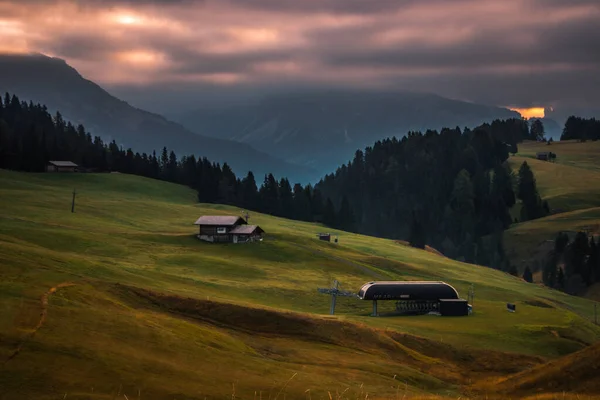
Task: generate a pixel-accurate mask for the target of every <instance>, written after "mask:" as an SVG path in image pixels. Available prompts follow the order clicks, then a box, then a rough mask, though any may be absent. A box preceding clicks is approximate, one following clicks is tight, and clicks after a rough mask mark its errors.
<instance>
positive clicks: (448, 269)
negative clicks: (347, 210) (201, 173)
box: [0, 171, 600, 399]
mask: <svg viewBox="0 0 600 400" xmlns="http://www.w3.org/2000/svg"><path fill="white" fill-rule="evenodd" d="M73 188H76V189H77V193H78V195H77V205H76V213H74V214H72V213H71V212H70V205H71V204H70V203H71V192H72V190H73ZM239 212H240V210H238V209H235V208H232V207H227V206H219V205H206V204H197V203H195V194H194V193H193V192H192V191H191V190H188V189H186V188H184V187H181V186H178V185H173V184H169V183H164V182H159V181H154V180H150V179H144V178H139V177H134V176H128V175H122V174H97V175H96V174H72V175H55V174H23V173H15V172H8V171H0V362H3V363H4V364H3V366H2V368H3V370H2V373H1V374H0V393H2V397H1V398H2V399H13V398H14V399H22V398H33V397H34V398H38V399H44V398H48V399H50V398H52V399H54V398H57V397H60V398H62V396H63V395H64V394H65V393H67V394H68V398H97V399H104V398H107V399H108V398H114V396H117V395H118V396H121V397H123V395H127V396H128V398H137V396H138V395H139V396H140V397H141V398H153V399H154V398H165V399H166V398H168V399H172V398H178V399H203V398H205V396H208V397H209V398H211V397H214V396H225V395H228V396H231V395H232V393H233V392H235V393H237V395H236V396H237V398H253V395H254V392H255V391H256V392H257V395H260V393H261V392H262V395H263V396H264V398H267V397H268V396H269V395H268V394H270V396H271V398H275V397H276V395H277V394H278V393H279V391H280V390H283V392H285V393H287V395H288V396H289V397H293V398H299V397H302V398H304V397H306V396H307V393H312V398H326V397H328V394H327V393H326V391H327V390H330V391H332V396H334V397H335V393H334V392H335V391H336V390H337V391H339V392H340V393H341V392H343V391H344V390H347V392H345V394H344V396H345V397H348V398H355V397H361V398H364V396H365V394H366V393H367V392H368V393H369V394H370V395H369V398H378V397H377V396H381V397H379V398H383V397H385V396H387V397H388V398H389V397H394V396H396V395H397V394H398V392H400V396H402V393H406V394H407V395H412V394H423V393H433V394H439V395H449V396H456V395H457V394H458V393H460V392H462V391H464V390H466V389H465V388H467V387H469V386H470V385H471V384H472V383H473V382H472V381H470V380H484V379H491V378H494V377H496V378H497V377H500V376H504V375H507V374H509V373H514V372H518V371H520V370H523V369H525V368H527V367H529V366H531V365H534V364H537V363H539V362H541V360H543V359H552V358H555V357H558V356H562V355H565V354H569V353H571V352H573V351H576V350H579V349H581V348H582V347H584V346H585V345H587V344H590V343H593V342H595V341H596V340H598V339H600V329H599V328H598V327H596V326H595V325H593V324H592V323H590V322H589V320H588V318H590V317H591V314H592V312H593V307H592V303H591V302H589V301H587V300H585V299H581V298H574V297H570V296H567V295H565V294H562V293H560V292H557V291H551V290H547V289H545V288H543V287H540V286H537V285H530V284H526V283H524V282H522V281H521V280H519V279H516V278H514V277H512V276H509V275H506V274H503V273H501V272H498V271H493V270H491V269H487V268H481V267H477V266H473V265H467V264H463V263H459V262H456V261H453V260H449V259H447V258H444V257H441V256H439V255H437V254H434V253H432V252H426V251H420V250H416V249H412V248H410V247H407V246H405V245H403V244H399V243H396V242H394V241H390V240H384V239H377V238H373V237H367V236H362V235H356V234H349V233H344V232H339V237H340V243H339V244H337V245H335V244H332V243H325V242H321V241H318V240H317V239H316V238H315V234H316V233H317V232H319V231H321V230H322V228H321V227H319V226H317V225H315V224H309V223H302V222H296V221H289V220H285V219H281V218H275V217H270V216H266V215H260V214H252V215H251V222H252V223H257V224H260V225H261V226H262V227H263V228H264V229H265V230H266V231H267V237H266V239H265V241H264V242H261V243H253V244H246V245H213V244H207V243H201V242H199V241H198V240H197V239H196V238H195V237H194V236H193V235H194V234H195V232H196V229H195V227H194V226H193V225H192V223H193V221H194V220H195V219H196V218H197V217H198V216H200V215H203V214H236V215H239ZM334 278H335V279H338V280H340V281H341V282H342V286H343V288H344V289H347V290H358V288H359V287H360V285H361V284H363V283H364V282H367V281H371V280H375V279H436V280H437V279H440V280H445V281H447V282H449V283H451V284H453V285H455V287H456V288H457V289H458V291H459V292H460V293H461V294H463V295H464V296H466V292H467V288H468V286H469V285H470V284H471V283H473V284H474V287H475V302H474V306H475V310H476V313H475V314H474V315H473V316H471V317H465V318H456V319H453V318H439V317H434V316H419V317H386V316H382V317H380V318H372V317H369V316H368V314H369V312H370V306H371V305H370V304H369V303H368V302H360V301H358V300H354V299H349V298H340V299H338V307H337V313H338V315H337V316H335V317H328V316H323V314H326V313H327V311H328V305H329V299H328V297H326V296H323V295H319V294H318V293H317V292H316V288H317V287H323V286H326V285H328V284H330V282H331V280H332V279H334ZM506 302H514V303H516V304H517V307H518V312H517V313H514V314H511V313H507V312H506V311H505V303H506ZM391 308H392V305H391V304H385V305H381V306H380V309H381V311H382V312H383V313H385V312H386V311H390V310H391ZM582 316H583V317H582ZM41 317H43V321H41ZM40 322H42V323H40ZM291 327H293V329H292V328H291ZM303 327H304V328H303ZM477 371H478V372H477ZM292 377H293V378H292ZM290 378H291V380H290ZM288 381H289V382H288ZM307 390H308V392H307ZM280 398H281V396H280Z"/></svg>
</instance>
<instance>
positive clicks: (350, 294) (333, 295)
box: [317, 280, 358, 315]
mask: <svg viewBox="0 0 600 400" xmlns="http://www.w3.org/2000/svg"><path fill="white" fill-rule="evenodd" d="M317 291H318V292H319V293H323V294H330V295H331V306H330V307H329V314H330V315H334V314H335V303H336V299H337V296H345V297H358V296H357V295H356V293H353V292H346V291H342V290H339V282H338V281H337V280H334V281H333V285H332V287H331V288H327V289H325V288H319V289H317Z"/></svg>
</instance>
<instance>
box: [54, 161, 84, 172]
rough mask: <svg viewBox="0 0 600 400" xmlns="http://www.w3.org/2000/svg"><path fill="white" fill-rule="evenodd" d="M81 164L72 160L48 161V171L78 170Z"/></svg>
mask: <svg viewBox="0 0 600 400" xmlns="http://www.w3.org/2000/svg"><path fill="white" fill-rule="evenodd" d="M78 169H79V166H78V165H77V164H75V163H74V162H71V161H48V165H47V166H46V171H47V172H77V171H78Z"/></svg>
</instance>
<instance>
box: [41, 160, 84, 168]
mask: <svg viewBox="0 0 600 400" xmlns="http://www.w3.org/2000/svg"><path fill="white" fill-rule="evenodd" d="M48 163H49V164H51V165H54V166H55V167H77V166H78V165H77V164H75V163H74V162H72V161H48Z"/></svg>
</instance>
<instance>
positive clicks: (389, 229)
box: [316, 120, 549, 271]
mask: <svg viewBox="0 0 600 400" xmlns="http://www.w3.org/2000/svg"><path fill="white" fill-rule="evenodd" d="M529 135H530V130H529V129H528V124H527V122H526V121H523V120H507V121H494V122H493V123H492V124H485V125H482V126H480V127H478V128H476V129H474V130H469V129H465V130H464V131H461V130H460V128H456V129H443V130H442V131H441V132H437V131H427V132H426V133H425V134H422V133H418V132H416V133H415V132H411V133H409V134H408V135H407V136H406V137H404V138H402V139H400V140H398V139H396V138H392V139H386V140H384V141H379V142H377V143H375V145H374V146H373V147H368V148H367V149H366V150H365V152H363V151H357V152H356V155H355V157H354V159H353V160H352V161H351V162H350V163H348V164H347V165H343V166H342V167H340V168H339V169H338V170H337V171H336V172H335V173H334V174H330V175H327V176H326V177H325V178H324V179H323V180H322V181H321V182H319V184H318V185H317V186H316V187H317V188H318V189H320V190H321V191H322V193H323V194H324V195H325V196H326V197H329V198H331V199H332V201H333V202H334V204H341V203H343V202H347V203H348V204H349V208H350V209H352V210H353V211H354V216H353V221H354V228H355V229H357V230H359V231H360V232H361V233H365V234H371V235H377V236H385V237H389V238H397V239H408V240H409V241H410V243H411V244H412V245H414V246H416V247H423V245H424V244H425V243H426V244H429V245H431V246H433V247H436V248H438V249H440V250H441V251H442V252H443V253H444V254H446V255H447V256H449V257H452V258H457V259H463V260H465V261H467V262H473V263H478V264H482V265H488V266H492V267H494V268H498V269H503V270H506V271H508V270H509V267H510V265H509V261H508V260H507V257H506V255H505V254H504V248H503V245H502V232H503V230H505V229H507V228H508V227H509V226H510V224H511V223H512V222H513V220H512V218H511V215H510V212H509V211H510V208H511V207H512V206H513V205H514V204H515V202H516V200H517V198H518V199H521V200H522V202H523V205H524V207H523V212H522V213H521V217H520V220H522V221H524V220H529V219H535V218H539V217H542V216H544V215H547V214H548V213H549V207H548V205H547V204H545V203H543V202H542V201H541V199H540V196H539V194H538V193H537V189H536V185H535V178H534V176H533V172H532V171H531V169H530V168H529V166H528V165H527V164H526V163H524V164H523V165H522V166H521V168H520V170H519V172H518V178H516V179H515V177H514V176H513V172H512V171H511V170H510V169H509V167H508V166H507V165H506V163H505V161H506V160H507V158H508V155H509V151H511V152H516V146H517V143H518V142H520V141H522V140H523V139H525V138H528V137H529ZM516 182H518V185H516V186H515V183H516Z"/></svg>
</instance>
